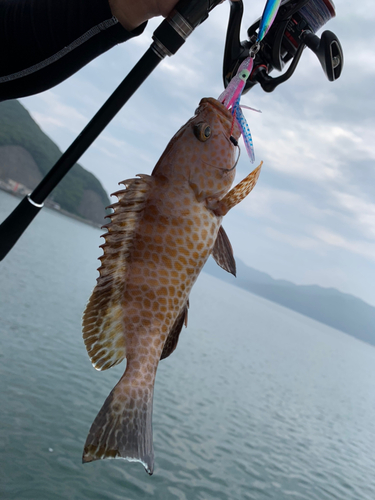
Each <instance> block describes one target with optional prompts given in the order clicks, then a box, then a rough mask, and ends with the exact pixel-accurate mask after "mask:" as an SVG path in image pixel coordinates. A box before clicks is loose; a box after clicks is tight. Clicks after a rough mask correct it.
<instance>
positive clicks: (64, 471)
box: [0, 192, 375, 500]
mask: <svg viewBox="0 0 375 500" xmlns="http://www.w3.org/2000/svg"><path fill="white" fill-rule="evenodd" d="M18 201H19V200H17V199H16V198H14V197H12V196H10V195H9V194H7V193H4V192H0V218H1V220H2V219H3V218H4V217H5V216H6V215H7V214H8V213H9V212H10V211H11V210H12V208H13V207H15V206H16V204H17V203H18ZM100 234H101V231H100V230H97V229H95V228H92V227H90V226H88V225H85V224H82V223H80V222H78V221H76V220H73V219H69V218H66V217H64V216H62V215H60V214H58V213H56V212H53V211H51V210H49V209H43V210H42V211H41V213H40V214H39V215H38V216H37V217H36V219H35V220H34V222H33V223H32V224H31V226H30V227H29V228H28V230H27V231H26V233H25V234H24V235H23V236H22V238H21V239H20V241H19V242H18V243H17V245H16V246H15V247H14V249H13V250H12V251H11V252H10V254H9V255H8V256H7V257H6V258H5V260H4V261H3V262H2V263H1V264H0V498H1V499H2V500H10V499H12V500H13V499H14V500H60V499H61V500H62V499H64V500H73V499H77V500H83V499H90V500H107V499H108V500H115V499H122V500H124V499H126V500H132V499H134V500H136V499H148V498H151V499H160V500H169V499H179V500H218V499H219V500H220V499H223V500H225V499H233V500H237V499H238V500H243V499H248V500H266V499H274V500H286V499H294V500H305V499H306V500H325V499H340V500H343V499H344V500H365V499H366V500H374V498H375V348H374V347H372V346H370V345H367V344H365V343H362V342H361V341H359V340H357V339H355V338H352V337H349V336H348V335H346V334H344V333H342V332H339V331H337V330H334V329H332V328H329V327H327V326H324V325H322V324H320V323H318V322H315V321H313V320H311V319H309V318H306V317H304V316H302V315H299V314H297V313H295V312H292V311H290V310H288V309H286V308H283V307H281V306H278V305H276V304H274V303H272V302H269V301H267V300H265V299H262V298H260V297H257V296H255V295H252V294H251V293H248V292H246V291H244V290H242V289H239V288H236V287H233V286H230V285H227V284H225V283H224V282H221V281H220V280H217V279H215V278H213V277H211V276H208V275H206V274H204V273H202V275H201V276H200V277H199V279H198V282H197V284H196V285H195V288H194V290H193V292H192V294H191V299H190V310H189V324H188V328H187V329H183V331H182V333H181V339H180V342H179V345H178V348H177V350H176V351H175V352H174V353H173V354H172V355H171V356H170V357H169V358H167V359H166V360H163V361H162V362H161V363H160V365H159V368H158V372H157V377H156V385H155V397H154V415H153V427H154V446H155V473H154V475H153V476H151V477H150V476H148V475H147V474H146V472H145V471H144V470H143V467H142V466H141V465H140V464H137V463H129V462H126V461H124V460H105V461H97V462H94V463H90V464H85V465H82V463H81V456H82V449H83V445H84V442H85V439H86V435H87V432H88V430H89V427H90V425H91V423H92V421H93V419H94V417H95V416H96V413H97V412H98V410H99V409H100V407H101V405H102V404H103V402H104V399H105V398H106V396H107V395H108V393H109V392H110V390H111V389H112V387H113V386H114V385H115V383H116V382H117V380H118V379H119V378H120V376H121V374H122V371H123V369H124V364H122V365H120V366H117V367H115V368H112V369H111V370H108V371H107V372H97V371H95V370H94V369H93V368H92V366H91V364H90V361H89V358H88V356H87V354H86V351H85V347H84V344H83V341H82V337H81V326H80V325H81V315H82V311H83V309H84V307H85V304H86V301H87V299H88V297H89V295H90V293H91V290H92V288H93V286H94V285H95V279H96V276H97V271H96V268H97V267H98V264H99V261H97V260H96V259H97V257H98V256H99V255H100V253H101V252H100V249H99V248H98V246H99V244H101V243H102V240H101V239H100ZM223 272H224V271H223Z"/></svg>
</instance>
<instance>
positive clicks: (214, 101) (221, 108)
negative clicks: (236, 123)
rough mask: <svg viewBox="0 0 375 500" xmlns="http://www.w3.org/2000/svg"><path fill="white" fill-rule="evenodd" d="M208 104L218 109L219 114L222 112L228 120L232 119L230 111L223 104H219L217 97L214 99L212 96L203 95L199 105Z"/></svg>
mask: <svg viewBox="0 0 375 500" xmlns="http://www.w3.org/2000/svg"><path fill="white" fill-rule="evenodd" d="M205 103H207V104H210V105H211V106H212V107H213V108H215V109H216V110H217V111H219V112H220V113H221V114H223V115H224V116H225V117H226V118H228V119H229V120H232V113H231V112H230V111H229V109H227V108H226V107H225V106H224V104H221V102H220V101H218V100H217V99H214V98H213V97H203V99H201V101H200V103H199V106H202V104H205Z"/></svg>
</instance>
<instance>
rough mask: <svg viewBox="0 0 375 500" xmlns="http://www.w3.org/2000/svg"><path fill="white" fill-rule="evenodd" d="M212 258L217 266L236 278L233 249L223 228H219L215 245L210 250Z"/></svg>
mask: <svg viewBox="0 0 375 500" xmlns="http://www.w3.org/2000/svg"><path fill="white" fill-rule="evenodd" d="M212 257H213V258H214V259H215V262H216V264H217V265H218V266H220V267H222V268H223V269H224V270H225V271H227V272H228V273H231V274H233V276H236V261H235V260H234V256H233V248H232V245H231V244H230V241H229V238H228V236H227V233H226V232H225V231H224V228H223V226H220V229H219V232H218V235H217V238H216V241H215V245H214V247H213V249H212Z"/></svg>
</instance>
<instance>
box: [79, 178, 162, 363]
mask: <svg viewBox="0 0 375 500" xmlns="http://www.w3.org/2000/svg"><path fill="white" fill-rule="evenodd" d="M139 177H140V178H139V179H131V180H127V181H124V182H122V183H120V184H124V185H125V186H126V189H124V190H121V191H118V192H117V193H115V196H117V198H118V201H117V202H116V203H114V204H113V205H111V206H110V207H109V208H112V209H113V210H114V212H113V213H112V214H110V215H108V216H107V217H108V218H110V219H111V222H109V223H108V224H106V225H105V226H103V228H106V229H107V233H106V234H104V235H102V237H103V238H104V239H105V243H104V244H103V245H101V248H102V249H103V255H102V256H101V257H99V260H100V261H101V266H100V267H99V269H98V271H99V274H100V276H99V278H98V279H97V284H96V287H95V288H94V291H93V293H92V295H91V297H90V300H89V302H88V304H87V306H86V309H85V312H84V314H83V322H82V326H83V338H84V341H85V345H86V349H87V352H88V354H89V356H90V359H91V362H92V364H93V365H94V367H95V368H96V369H97V370H106V369H108V368H110V367H111V366H113V365H116V364H118V363H120V362H121V361H122V360H123V359H124V358H125V356H126V346H125V336H124V332H123V320H122V318H123V312H122V307H121V297H122V296H123V293H124V287H125V282H126V276H127V268H128V264H129V256H130V252H131V250H132V248H133V245H134V241H133V239H134V233H135V230H136V227H137V223H138V222H139V219H140V217H141V215H142V211H143V209H144V207H145V205H146V201H147V198H148V193H149V190H150V187H151V186H152V184H153V182H154V179H153V178H152V177H150V176H148V175H141V176H139Z"/></svg>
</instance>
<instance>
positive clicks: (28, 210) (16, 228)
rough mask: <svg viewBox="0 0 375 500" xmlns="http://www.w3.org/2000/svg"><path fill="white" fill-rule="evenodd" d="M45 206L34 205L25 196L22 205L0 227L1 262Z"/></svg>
mask: <svg viewBox="0 0 375 500" xmlns="http://www.w3.org/2000/svg"><path fill="white" fill-rule="evenodd" d="M42 207H43V205H39V204H37V203H34V202H33V201H32V200H31V198H30V197H29V195H28V196H25V198H23V200H22V201H21V203H19V204H18V206H17V207H16V208H15V209H14V210H13V212H12V213H11V214H10V215H9V216H8V217H7V218H6V219H5V220H4V222H3V223H2V224H1V225H0V261H1V260H3V259H4V257H5V256H6V255H7V253H8V252H9V251H10V250H11V249H12V248H13V246H14V245H15V244H16V243H17V240H18V239H19V237H20V236H21V235H22V233H23V232H24V231H25V230H26V229H27V227H28V225H29V224H30V223H31V222H32V220H33V219H34V217H35V216H36V215H37V214H38V212H39V211H40V209H41V208H42Z"/></svg>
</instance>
